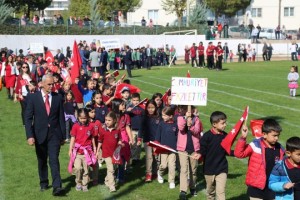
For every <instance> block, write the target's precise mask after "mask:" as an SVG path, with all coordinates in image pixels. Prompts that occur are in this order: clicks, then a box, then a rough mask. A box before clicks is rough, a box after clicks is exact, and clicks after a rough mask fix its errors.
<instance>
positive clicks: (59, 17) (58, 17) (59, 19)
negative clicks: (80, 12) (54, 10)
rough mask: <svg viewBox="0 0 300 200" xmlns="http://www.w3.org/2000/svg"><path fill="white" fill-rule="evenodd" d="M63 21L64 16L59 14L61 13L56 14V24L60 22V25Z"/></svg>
mask: <svg viewBox="0 0 300 200" xmlns="http://www.w3.org/2000/svg"><path fill="white" fill-rule="evenodd" d="M64 23H65V22H64V18H63V17H62V16H61V14H58V15H57V24H60V25H62V24H64Z"/></svg>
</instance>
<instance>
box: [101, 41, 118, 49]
mask: <svg viewBox="0 0 300 200" xmlns="http://www.w3.org/2000/svg"><path fill="white" fill-rule="evenodd" d="M100 44H101V47H105V49H107V50H108V49H120V48H121V42H120V40H119V39H107V40H100Z"/></svg>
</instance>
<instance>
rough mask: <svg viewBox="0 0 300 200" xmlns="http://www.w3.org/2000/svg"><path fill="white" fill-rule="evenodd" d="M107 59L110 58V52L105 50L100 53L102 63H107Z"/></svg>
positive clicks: (104, 64) (103, 64)
mask: <svg viewBox="0 0 300 200" xmlns="http://www.w3.org/2000/svg"><path fill="white" fill-rule="evenodd" d="M107 59H108V53H107V51H103V52H102V53H101V55H100V63H102V66H106V65H107Z"/></svg>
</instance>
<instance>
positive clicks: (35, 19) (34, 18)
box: [32, 15, 39, 24]
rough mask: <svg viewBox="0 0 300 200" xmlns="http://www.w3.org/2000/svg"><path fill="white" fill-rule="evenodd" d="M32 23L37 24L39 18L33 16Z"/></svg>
mask: <svg viewBox="0 0 300 200" xmlns="http://www.w3.org/2000/svg"><path fill="white" fill-rule="evenodd" d="M32 22H33V24H38V22H39V17H38V16H37V15H34V16H33V19H32Z"/></svg>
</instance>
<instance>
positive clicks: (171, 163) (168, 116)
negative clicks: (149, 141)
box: [155, 106, 178, 189]
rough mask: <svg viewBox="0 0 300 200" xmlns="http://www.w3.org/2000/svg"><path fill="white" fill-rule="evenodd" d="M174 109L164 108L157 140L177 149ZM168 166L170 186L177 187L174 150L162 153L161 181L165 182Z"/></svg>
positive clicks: (159, 179)
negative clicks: (164, 174)
mask: <svg viewBox="0 0 300 200" xmlns="http://www.w3.org/2000/svg"><path fill="white" fill-rule="evenodd" d="M173 117H174V110H173V109H172V108H171V107H170V106H167V107H164V109H163V110H162V118H163V120H162V121H161V122H160V124H159V127H158V132H157V135H156V139H155V140H156V141H158V142H159V143H160V144H162V145H167V146H169V147H171V148H172V149H176V146H177V134H178V128H177V123H176V121H174V118H173ZM167 167H168V171H169V174H168V179H169V180H168V182H169V188H170V189H174V188H175V173H176V154H175V153H173V152H168V153H162V154H160V165H159V168H158V173H157V180H158V182H159V183H163V182H164V179H163V177H162V175H163V173H164V172H165V170H166V168H167Z"/></svg>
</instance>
